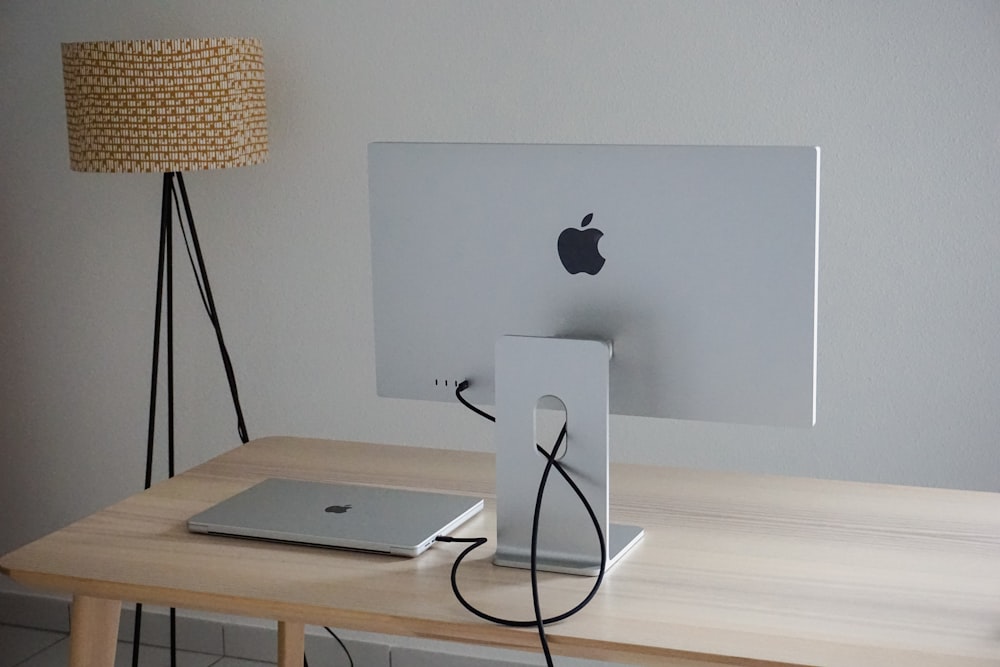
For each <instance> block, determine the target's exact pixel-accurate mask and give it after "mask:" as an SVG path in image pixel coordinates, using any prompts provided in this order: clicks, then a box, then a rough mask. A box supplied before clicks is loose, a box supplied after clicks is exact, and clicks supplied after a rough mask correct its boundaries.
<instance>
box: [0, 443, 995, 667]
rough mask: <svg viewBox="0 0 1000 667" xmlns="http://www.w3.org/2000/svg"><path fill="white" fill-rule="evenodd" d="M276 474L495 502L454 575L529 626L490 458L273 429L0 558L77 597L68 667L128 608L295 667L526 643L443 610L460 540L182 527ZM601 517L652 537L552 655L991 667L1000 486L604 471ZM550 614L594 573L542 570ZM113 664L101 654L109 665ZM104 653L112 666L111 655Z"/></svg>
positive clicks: (96, 652) (677, 662)
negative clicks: (402, 547) (411, 645)
mask: <svg viewBox="0 0 1000 667" xmlns="http://www.w3.org/2000/svg"><path fill="white" fill-rule="evenodd" d="M267 477H284V478H291V479H302V480H315V481H338V482H351V483H362V484H378V485H383V486H393V487H401V488H412V489H429V490H438V491H448V492H456V493H467V494H472V495H483V496H484V497H486V498H487V503H486V509H485V510H484V511H483V512H482V513H481V514H480V515H478V516H477V517H475V518H474V519H472V520H471V521H469V522H468V523H467V524H465V525H464V526H463V527H462V528H460V529H458V530H457V531H455V533H454V534H455V535H456V536H466V537H470V536H480V535H481V536H485V537H488V538H490V544H488V545H486V546H484V547H482V548H481V549H479V550H478V552H474V553H473V555H472V556H470V558H469V559H468V560H467V561H466V563H464V564H463V566H462V569H461V570H460V574H459V582H460V585H461V587H462V590H463V592H464V593H465V595H466V596H467V597H468V598H469V599H470V600H471V601H473V602H474V603H475V604H476V605H477V606H479V607H481V608H484V609H486V610H488V611H490V612H492V613H496V614H499V615H503V616H508V617H520V618H531V616H532V614H531V596H530V588H529V584H528V576H527V573H526V572H524V571H520V570H512V569H508V568H499V567H495V566H493V565H492V564H491V557H492V554H493V551H492V545H493V539H494V537H495V514H494V504H493V502H492V500H493V488H494V457H493V456H492V455H490V454H484V453H472V452H459V451H450V450H439V449H425V448H419V447H398V446H388V445H373V444H367V443H352V442H339V441H327V440H307V439H297V438H283V437H276V438H264V439H261V440H255V441H253V442H251V443H250V444H247V445H244V446H241V447H238V448H236V449H234V450H232V451H229V452H227V453H225V454H223V455H221V456H219V457H217V458H215V459H213V460H211V461H209V462H207V463H205V464H203V465H200V466H197V467H196V468H193V469H191V470H189V471H187V472H185V473H183V474H181V475H179V476H177V477H174V478H173V479H171V480H167V481H164V482H161V483H159V484H156V485H154V486H153V487H152V488H151V489H149V490H147V491H145V492H143V493H139V494H136V495H134V496H132V497H130V498H127V499H125V500H123V501H121V502H119V503H117V504H115V505H113V506H111V507H109V508H107V509H105V510H103V511H100V512H97V513H96V514H93V515H91V516H89V517H87V518H85V519H82V520H80V521H78V522H76V523H74V524H72V525H70V526H68V527H66V528H63V529H62V530H59V531H57V532H55V533H52V534H51V535H48V536H46V537H44V538H42V539H40V540H38V541H36V542H33V543H31V544H28V545H26V546H24V547H21V548H20V549H17V550H16V551H13V552H11V553H9V554H7V555H5V556H3V558H2V559H0V571H2V572H3V573H4V574H6V575H8V576H10V577H11V578H13V579H15V580H17V581H19V582H21V583H23V584H26V585H28V586H34V587H38V588H42V589H47V590H55V591H63V592H69V593H72V594H73V595H74V604H73V612H72V630H71V664H73V665H86V666H87V667H94V666H99V665H102V664H105V665H111V664H112V663H113V658H114V639H115V637H116V635H117V625H118V621H117V619H118V614H119V612H120V606H121V605H120V602H121V601H123V600H125V601H136V602H144V603H150V604H161V605H169V606H176V607H180V608H193V609H203V610H210V611H217V612H224V613H233V614H239V615H245V616H253V617H260V618H268V619H273V620H276V621H278V622H279V660H280V663H279V664H282V665H285V666H291V665H296V667H297V666H298V665H301V659H302V658H301V650H302V642H303V629H304V624H316V625H328V626H332V627H338V628H350V629H357V630H366V631H371V632H380V633H387V634H392V635H404V636H412V637H425V638H433V639H445V640H452V641H461V642H470V643H478V644H485V645H490V646H499V647H506V648H513V649H524V650H529V651H537V650H538V638H537V635H536V634H535V633H534V632H533V631H531V630H519V629H511V628H504V627H498V626H495V625H491V624H489V623H487V622H485V621H481V620H479V619H477V618H475V617H473V616H471V615H470V614H469V613H468V612H467V611H465V610H464V609H463V608H462V607H461V606H460V605H459V603H458V602H457V601H456V600H455V599H454V597H453V595H452V592H451V587H450V583H449V572H450V569H451V565H452V562H453V561H454V558H455V557H456V556H457V554H458V553H459V552H460V551H461V549H462V548H463V546H464V545H459V544H437V545H435V546H434V547H432V548H431V549H430V550H429V551H428V552H426V553H425V554H423V555H422V556H420V557H418V558H415V559H407V558H396V557H391V556H378V555H372V554H361V553H352V552H344V551H336V550H328V549H318V548H310V547H296V546H288V545H281V544H272V543H266V542H258V541H252V540H239V539H233V538H225V537H214V536H205V535H194V534H191V533H189V532H188V531H187V529H186V521H187V519H188V518H189V517H190V516H192V515H194V514H196V513H198V512H200V511H202V510H204V509H206V508H208V507H209V506H211V505H213V504H214V503H216V502H218V501H220V500H223V499H225V498H227V497H230V496H232V495H234V494H236V493H237V492H239V491H242V490H243V489H246V488H248V487H250V486H251V485H253V484H254V483H256V482H258V481H260V480H262V479H265V478H267ZM612 519H613V520H615V521H618V522H622V523H629V524H636V525H640V526H643V527H645V528H646V537H645V538H644V539H643V541H642V542H641V543H639V544H638V545H637V546H636V547H635V548H634V549H633V550H632V551H631V552H630V553H629V554H627V555H626V557H625V558H624V560H623V561H622V562H621V563H619V564H618V565H616V566H615V567H614V568H613V569H612V570H611V571H610V572H609V573H608V575H607V578H606V580H605V582H604V585H603V587H602V588H601V591H600V592H599V593H598V595H597V597H596V598H595V599H594V601H593V602H592V603H591V604H590V605H589V606H588V607H586V609H584V610H583V611H582V612H581V613H579V614H578V615H576V616H574V617H573V618H571V619H569V620H567V621H564V622H562V623H559V624H556V625H553V626H550V627H549V631H548V636H549V642H550V645H551V648H552V650H553V652H554V653H555V654H562V655H572V656H580V657H587V658H594V659H600V660H607V661H619V662H625V663H633V664H645V665H669V666H673V667H696V666H697V667H706V666H721V665H734V664H735V665H829V666H831V667H835V666H844V667H868V666H871V667H885V666H886V665H907V666H915V665H916V666H927V667H932V666H933V667H937V666H940V667H962V666H967V667H973V666H975V667H985V666H986V665H1000V494H992V493H981V492H968V491H952V490H942V489H926V488H915V487H901V486H888V485H873V484H860V483H848V482H833V481H822V480H814V479H800V478H783V477H775V476H761V475H749V474H737V473H724V472H708V471H694V470H680V469H672V468H661V467H654V466H635V465H615V466H613V469H612ZM540 578H541V581H542V584H541V597H542V602H543V609H544V611H545V612H546V614H552V613H557V612H561V611H563V610H565V609H567V608H569V607H572V606H573V605H574V604H576V602H577V601H578V600H579V599H580V598H581V597H582V596H583V595H584V594H585V593H586V591H587V590H588V589H589V586H590V584H591V583H592V580H591V579H589V578H585V577H574V576H567V575H556V574H547V573H542V574H541V575H540ZM109 656H110V658H109ZM109 660H110V661H109Z"/></svg>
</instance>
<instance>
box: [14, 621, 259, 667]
mask: <svg viewBox="0 0 1000 667" xmlns="http://www.w3.org/2000/svg"><path fill="white" fill-rule="evenodd" d="M68 661H69V638H68V636H67V635H65V634H63V633H60V632H48V631H45V630H34V629H30V628H21V627H16V626H13V625H0V667H66V665H67V664H68ZM177 662H178V664H182V665H184V667H274V665H273V663H267V662H253V661H251V660H238V659H236V658H226V657H222V656H218V655H210V654H208V653H192V652H190V651H178V652H177ZM131 664H132V645H131V644H127V643H125V642H118V655H117V657H116V659H115V667H130V666H131ZM139 664H140V665H141V667H169V665H170V650H169V649H165V648H160V647H155V646H143V647H142V650H141V651H140V652H139Z"/></svg>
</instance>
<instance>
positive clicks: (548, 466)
mask: <svg viewBox="0 0 1000 667" xmlns="http://www.w3.org/2000/svg"><path fill="white" fill-rule="evenodd" d="M468 388H469V381H468V380H463V381H462V382H460V383H459V384H458V386H457V387H456V388H455V397H456V398H457V399H458V401H459V402H460V403H461V404H462V405H464V406H465V407H467V408H468V409H470V410H471V411H473V412H475V413H476V414H477V415H479V416H480V417H483V418H484V419H488V420H489V421H491V422H496V417H494V416H493V415H491V414H489V413H487V412H485V411H483V410H481V409H479V408H477V407H476V406H474V405H472V404H471V403H469V401H467V400H466V399H465V397H464V396H462V392H464V391H465V390H466V389H468ZM565 439H566V423H563V427H562V429H561V430H560V432H559V436H558V438H557V439H556V442H555V445H553V447H552V451H551V452H548V451H546V450H545V449H544V448H543V447H541V446H540V445H538V444H537V443H536V444H535V447H536V449H537V450H538V451H539V452H540V453H541V454H542V455H543V456H544V457H545V459H546V462H545V469H544V470H543V471H542V477H541V480H540V481H539V484H538V493H537V495H536V497H535V509H534V515H533V516H532V522H531V597H532V604H533V607H534V612H535V618H534V619H533V620H530V621H520V620H512V619H505V618H501V617H498V616H493V615H492V614H488V613H486V612H484V611H482V610H480V609H477V608H476V607H475V606H473V605H472V604H471V603H470V602H469V601H468V600H466V599H465V597H464V596H463V595H462V593H461V591H460V590H459V588H458V579H457V575H458V568H459V566H460V565H461V563H462V561H463V560H464V559H465V557H466V556H468V555H469V554H470V553H471V552H472V551H474V550H475V549H477V548H479V547H481V546H482V545H483V544H486V542H487V539H486V538H485V537H472V538H457V537H448V536H441V537H438V538H437V540H438V541H439V542H459V543H467V544H469V545H470V546H468V547H467V548H466V549H465V550H464V551H462V553H461V554H459V556H458V558H456V559H455V562H454V564H453V565H452V568H451V588H452V591H453V592H454V594H455V597H456V599H457V600H458V601H459V603H460V604H461V605H462V606H463V607H465V609H467V610H468V611H469V612H471V613H472V614H474V615H475V616H478V617H479V618H482V619H483V620H486V621H490V622H491V623H496V624H498V625H504V626H508V627H521V628H523V627H537V629H538V638H539V641H540V642H541V646H542V652H543V653H544V655H545V663H546V665H547V666H548V667H552V665H553V662H552V654H551V652H550V650H549V644H548V639H547V637H546V635H545V626H546V625H548V624H551V623H557V622H559V621H562V620H565V619H567V618H569V617H570V616H572V615H574V614H576V613H577V612H578V611H580V610H581V609H583V608H584V607H585V606H587V604H588V603H589V602H590V601H591V600H592V599H593V598H594V596H595V595H596V594H597V591H598V589H599V588H600V587H601V583H602V582H603V580H604V574H605V572H606V569H607V543H606V541H605V538H604V532H603V531H602V530H601V523H600V521H599V520H598V518H597V514H596V513H595V512H594V508H593V507H592V506H591V504H590V502H589V501H588V500H587V497H586V496H585V495H584V493H583V491H581V490H580V487H579V486H578V485H577V484H576V482H575V481H573V478H572V477H570V475H569V473H567V472H566V470H565V468H564V467H563V466H562V464H561V463H559V461H558V460H557V458H558V453H559V448H560V447H561V446H562V444H563V442H564V441H565ZM553 468H555V469H556V471H557V472H558V473H559V474H560V475H561V476H562V478H563V479H564V480H566V482H567V483H568V484H569V485H570V487H571V488H572V489H573V492H574V493H575V494H576V495H577V497H578V498H579V499H580V501H581V502H582V503H583V506H584V508H586V510H587V514H588V515H589V516H590V520H591V521H592V522H593V524H594V529H595V530H596V532H597V538H598V542H599V543H600V550H601V566H600V570H599V572H598V575H597V577H596V579H595V580H594V585H593V587H592V588H591V590H590V592H589V593H588V594H587V595H586V597H585V598H584V599H583V601H582V602H580V604H578V605H576V606H575V607H573V608H572V609H570V610H569V611H567V612H564V613H562V614H559V615H557V616H553V617H551V618H542V611H541V601H540V596H539V592H538V525H539V517H540V515H541V509H542V499H543V497H544V494H545V487H546V486H547V484H548V478H549V474H550V473H551V471H552V469H553Z"/></svg>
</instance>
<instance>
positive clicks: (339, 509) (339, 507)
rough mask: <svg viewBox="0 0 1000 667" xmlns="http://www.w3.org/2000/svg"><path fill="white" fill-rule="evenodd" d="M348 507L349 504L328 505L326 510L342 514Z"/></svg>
mask: <svg viewBox="0 0 1000 667" xmlns="http://www.w3.org/2000/svg"><path fill="white" fill-rule="evenodd" d="M349 509H351V506H350V505H330V506H329V507H327V508H326V511H327V512H329V513H330V514H343V513H344V512H346V511H347V510H349Z"/></svg>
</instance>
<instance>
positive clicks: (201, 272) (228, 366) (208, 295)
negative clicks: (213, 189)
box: [173, 172, 250, 444]
mask: <svg viewBox="0 0 1000 667" xmlns="http://www.w3.org/2000/svg"><path fill="white" fill-rule="evenodd" d="M176 176H177V186H178V187H179V188H180V194H181V201H183V203H184V213H185V216H186V218H187V228H188V230H189V231H190V233H191V238H190V245H189V244H188V235H187V233H185V234H184V243H185V245H186V246H187V251H188V257H189V259H190V258H191V247H193V248H194V257H195V258H196V259H197V265H198V266H197V268H196V269H195V281H196V282H198V290H199V293H200V294H201V297H202V302H203V303H204V305H205V311H206V312H207V313H208V319H209V321H211V323H212V328H213V329H215V337H216V339H217V341H218V343H219V353H220V354H221V356H222V365H223V367H224V368H225V371H226V380H227V381H228V383H229V393H230V394H231V395H232V399H233V408H234V409H235V411H236V430H237V433H238V434H239V437H240V441H241V442H242V443H244V444H246V443H247V442H249V441H250V436H249V435H247V427H246V422H245V421H244V419H243V408H242V406H241V405H240V394H239V389H238V388H237V386H236V372H235V371H234V370H233V362H232V360H231V359H230V358H229V350H228V349H227V348H226V341H225V339H224V338H223V336H222V323H221V321H220V320H219V312H218V310H217V309H216V307H215V299H214V298H213V297H212V287H211V285H210V284H209V282H208V270H207V269H206V268H205V258H204V256H203V255H202V252H201V244H200V243H199V242H198V232H197V230H196V229H195V226H194V218H193V217H192V215H191V203H190V201H188V196H187V189H186V188H185V187H184V177H183V175H182V174H181V172H176ZM173 198H174V202H175V204H176V202H177V193H176V192H173ZM177 217H178V218H179V219H180V218H181V215H180V207H178V209H177ZM183 229H184V226H183V223H182V224H181V230H182V231H183ZM192 268H195V267H194V265H193V264H192Z"/></svg>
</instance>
